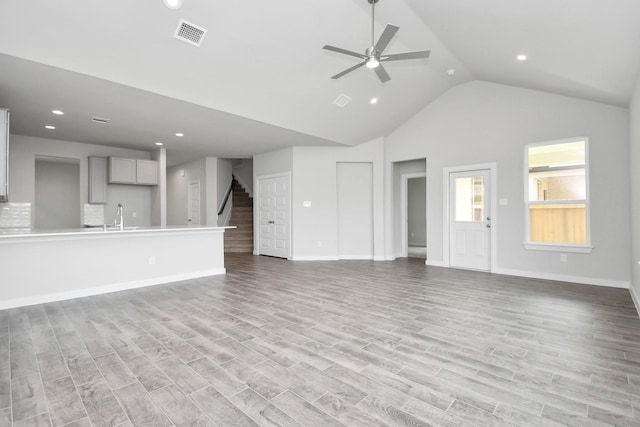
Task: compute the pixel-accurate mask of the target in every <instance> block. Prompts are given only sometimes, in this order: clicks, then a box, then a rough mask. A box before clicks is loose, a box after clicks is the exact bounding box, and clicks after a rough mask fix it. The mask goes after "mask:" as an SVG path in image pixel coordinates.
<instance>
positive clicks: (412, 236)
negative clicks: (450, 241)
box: [403, 174, 427, 260]
mask: <svg viewBox="0 0 640 427" xmlns="http://www.w3.org/2000/svg"><path fill="white" fill-rule="evenodd" d="M406 181H407V183H406V210H405V212H406V216H407V218H406V219H403V224H406V230H405V231H404V232H403V236H405V238H406V240H407V245H406V246H407V256H408V257H409V258H421V259H424V260H426V259H427V220H426V218H427V177H426V176H425V174H420V176H416V177H407V179H406ZM403 206H404V205H403Z"/></svg>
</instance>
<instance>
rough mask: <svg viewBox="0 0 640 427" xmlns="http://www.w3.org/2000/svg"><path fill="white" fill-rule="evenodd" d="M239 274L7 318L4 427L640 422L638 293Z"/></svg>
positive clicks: (515, 281)
mask: <svg viewBox="0 0 640 427" xmlns="http://www.w3.org/2000/svg"><path fill="white" fill-rule="evenodd" d="M227 269H228V274H227V275H226V276H218V277H211V278H203V279H197V280H190V281H185V282H180V283H175V284H171V285H166V286H155V287H150V288H144V289H138V290H133V291H125V292H118V293H113V294H107V295H101V296H96V297H89V298H81V299H76V300H70V301H64V302H58V303H50V304H44V305H39V306H32V307H25V308H20V309H13V310H5V311H0V426H7V425H14V426H47V425H55V426H131V425H140V426H171V425H175V426H200V425H203V426H207V425H210V426H224V427H226V426H255V425H259V426H322V427H326V426H364V427H373V426H427V425H433V426H460V425H469V426H484V425H486V426H503V425H504V426H507V425H518V426H564V425H568V426H608V425H615V426H638V425H640V319H638V316H637V314H636V312H635V309H634V308H633V303H632V302H631V299H630V296H629V293H628V291H627V290H622V289H608V288H599V287H592V286H585V285H575V284H567V283H556V282H549V281H543V280H532V279H523V278H516V277H509V276H498V275H491V274H484V273H476V272H468V271H457V270H448V269H442V268H434V267H426V266H425V265H424V263H423V262H421V261H418V260H412V259H408V260H406V259H405V260H398V261H394V262H375V263H374V262H368V261H342V262H289V261H285V260H280V259H275V258H268V257H255V256H252V255H249V254H236V255H230V256H227ZM7 285H11V286H19V284H3V286H7Z"/></svg>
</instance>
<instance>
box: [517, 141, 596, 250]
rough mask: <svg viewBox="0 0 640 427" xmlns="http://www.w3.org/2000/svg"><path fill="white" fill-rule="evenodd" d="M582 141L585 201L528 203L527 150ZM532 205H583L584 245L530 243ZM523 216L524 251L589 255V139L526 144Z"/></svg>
mask: <svg viewBox="0 0 640 427" xmlns="http://www.w3.org/2000/svg"><path fill="white" fill-rule="evenodd" d="M578 141H584V150H585V153H584V154H585V162H584V163H585V164H584V174H585V187H586V188H585V191H586V193H585V197H586V198H585V199H584V200H544V201H530V200H529V148H531V147H539V146H542V145H556V144H566V143H569V142H578ZM532 204H534V205H570V204H576V205H582V204H584V205H585V210H586V216H587V218H586V233H587V236H586V243H584V244H571V243H541V242H532V241H531V219H530V210H529V206H531V205H532ZM524 212H525V213H524V215H525V241H524V243H523V245H524V247H525V248H526V249H531V250H537V251H554V252H576V253H591V251H592V250H593V246H591V197H590V194H589V138H587V137H576V138H567V139H556V140H552V141H544V142H534V143H531V144H527V145H525V147H524Z"/></svg>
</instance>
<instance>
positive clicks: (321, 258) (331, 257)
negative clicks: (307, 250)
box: [289, 255, 338, 261]
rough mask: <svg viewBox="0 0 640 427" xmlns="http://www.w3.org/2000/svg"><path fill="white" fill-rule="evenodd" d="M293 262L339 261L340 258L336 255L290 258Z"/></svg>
mask: <svg viewBox="0 0 640 427" xmlns="http://www.w3.org/2000/svg"><path fill="white" fill-rule="evenodd" d="M289 259H290V260H291V261H338V257H337V256H335V255H323V256H317V255H304V256H292V257H291V258H289Z"/></svg>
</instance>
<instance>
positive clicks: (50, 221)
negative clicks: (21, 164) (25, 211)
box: [34, 156, 81, 230]
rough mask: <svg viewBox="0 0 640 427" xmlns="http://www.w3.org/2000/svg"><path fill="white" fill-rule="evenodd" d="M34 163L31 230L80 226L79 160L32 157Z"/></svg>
mask: <svg viewBox="0 0 640 427" xmlns="http://www.w3.org/2000/svg"><path fill="white" fill-rule="evenodd" d="M35 162H36V163H35V203H34V204H35V206H34V208H35V209H34V211H35V212H34V225H35V227H36V228H38V229H42V230H47V229H48V230H51V229H70V228H79V227H81V220H80V216H81V215H80V212H81V209H80V159H70V158H66V157H51V156H36V158H35Z"/></svg>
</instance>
